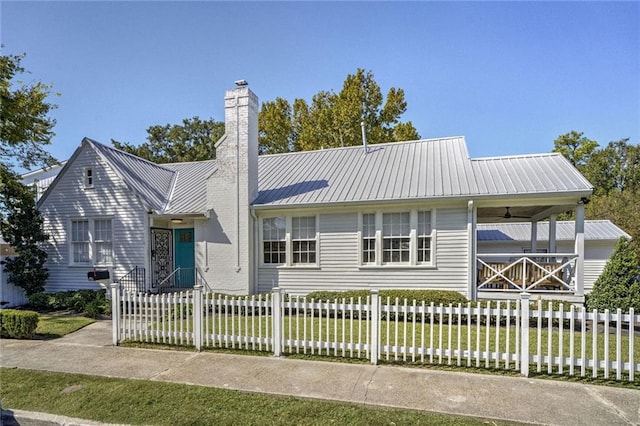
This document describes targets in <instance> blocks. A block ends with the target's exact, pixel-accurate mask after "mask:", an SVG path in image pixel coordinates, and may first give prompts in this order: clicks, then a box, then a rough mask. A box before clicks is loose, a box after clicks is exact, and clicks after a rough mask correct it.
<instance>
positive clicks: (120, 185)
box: [38, 87, 592, 301]
mask: <svg viewBox="0 0 640 426" xmlns="http://www.w3.org/2000/svg"><path fill="white" fill-rule="evenodd" d="M216 153H217V159H216V160H210V161H202V162H194V163H178V164H154V163H151V162H148V161H146V160H143V159H140V158H138V157H136V156H133V155H130V154H127V153H124V152H122V151H118V150H116V149H113V148H111V147H107V146H105V145H102V144H100V143H98V142H95V141H93V140H90V139H86V138H85V139H84V140H83V141H82V143H81V145H80V147H78V149H77V150H76V151H75V153H74V154H73V156H72V157H71V158H70V159H69V161H68V162H67V164H66V165H65V166H64V168H63V169H62V171H61V172H60V174H59V175H58V177H57V178H56V179H55V181H54V182H53V183H52V184H51V186H50V187H49V188H48V189H47V190H46V192H45V193H44V194H43V196H42V198H41V199H40V201H39V203H38V206H39V208H40V210H41V211H42V213H43V215H44V217H45V227H46V231H47V233H49V234H50V235H51V239H50V241H49V245H48V247H47V251H48V254H49V261H48V265H47V266H48V268H49V271H50V279H49V283H48V285H47V289H48V290H50V291H54V290H62V289H69V288H86V287H90V286H91V285H92V284H91V283H90V282H88V281H87V274H88V273H89V272H91V271H93V270H94V269H98V270H103V269H104V270H109V272H110V278H111V279H115V280H118V281H120V282H122V283H124V284H126V285H129V286H135V287H137V288H138V289H139V290H144V291H158V290H161V289H163V288H175V287H185V286H186V287H189V286H193V285H194V283H195V282H201V283H203V284H205V285H207V286H208V287H209V288H212V289H215V290H216V291H222V292H228V293H245V294H246V293H256V292H265V291H269V290H270V289H271V288H273V287H274V286H279V287H281V288H284V289H285V290H286V291H287V292H290V293H294V294H295V293H297V294H300V293H305V292H309V291H312V290H318V289H332V290H333V289H347V288H432V289H447V290H455V291H459V292H461V293H463V294H465V295H467V296H468V297H469V298H478V297H503V296H504V297H508V296H509V295H510V294H517V293H519V292H521V291H522V290H524V289H526V290H527V291H532V292H541V293H545V294H546V293H557V294H563V295H564V296H566V297H569V298H573V299H575V300H578V301H579V300H582V298H583V295H584V290H585V278H584V276H585V269H584V259H585V245H584V238H585V234H584V203H586V202H588V197H589V196H590V194H591V192H592V187H591V184H590V183H589V182H587V181H586V179H585V178H584V177H583V176H582V175H581V174H580V173H579V172H578V171H577V170H576V169H575V168H574V167H573V166H572V165H571V164H570V163H569V162H568V161H567V160H566V159H565V158H564V157H562V156H561V155H560V154H539V155H521V156H512V157H493V158H478V159H472V158H469V154H468V151H467V147H466V144H465V141H464V138H462V137H450V138H439V139H427V140H419V141H408V142H398V143H387V144H376V145H371V146H369V147H364V146H362V147H348V148H337V149H327V150H320V151H310V152H296V153H289V154H279V155H267V156H260V157H259V156H258V99H257V97H256V96H255V95H254V94H253V93H252V92H251V91H250V90H249V89H248V88H247V87H239V88H236V89H234V90H230V91H227V92H226V94H225V135H224V136H223V137H222V138H221V139H220V140H219V141H218V142H217V144H216ZM568 210H575V211H576V218H577V219H576V223H575V230H574V232H573V236H572V240H571V242H570V243H568V244H569V245H570V248H569V249H568V251H565V252H563V253H560V254H558V256H551V254H553V253H549V256H547V258H546V260H547V261H545V262H540V261H539V260H538V259H537V258H536V256H535V255H534V254H535V250H533V254H532V253H523V252H522V250H520V249H518V250H515V251H514V253H513V255H509V256H506V258H505V257H504V256H503V257H500V256H495V255H496V253H487V254H484V253H482V251H481V249H482V245H481V244H479V241H478V238H477V232H476V230H477V229H478V226H479V224H481V223H484V222H491V223H509V222H511V221H513V220H518V221H521V220H522V219H516V218H518V217H527V218H528V220H529V222H530V223H532V224H534V226H533V227H532V231H531V241H537V235H540V234H541V232H539V231H538V227H537V226H535V224H537V223H538V222H539V221H542V220H549V221H550V223H551V224H552V225H551V226H550V227H549V231H548V233H547V235H548V239H549V241H550V244H551V247H556V244H557V242H556V241H557V238H556V234H555V231H554V230H555V229H556V226H557V224H556V221H555V214H557V213H560V212H565V211H568ZM545 232H546V231H545ZM532 244H533V246H535V243H532ZM563 244H564V241H563ZM549 260H551V261H549ZM496 268H497V269H496ZM491 271H494V272H496V271H497V274H498V276H499V277H500V278H505V279H507V282H502V283H501V284H500V288H495V287H496V286H494V285H491V286H489V285H487V284H488V283H487V282H483V281H481V280H480V278H484V279H485V281H486V279H488V278H491V276H490V274H489V275H487V274H488V273H489V272H491ZM514 271H515V272H518V273H519V276H520V278H522V279H519V278H518V279H515V278H513V277H512V276H511V275H512V273H513V272H514ZM494 278H495V277H494ZM495 281H496V280H495V279H493V280H490V283H491V284H495ZM549 281H552V282H553V285H549ZM558 281H559V282H558ZM543 284H545V285H543ZM498 290H499V291H498Z"/></svg>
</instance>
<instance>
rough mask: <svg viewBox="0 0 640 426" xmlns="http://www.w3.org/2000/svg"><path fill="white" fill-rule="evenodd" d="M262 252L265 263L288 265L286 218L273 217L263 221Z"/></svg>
mask: <svg viewBox="0 0 640 426" xmlns="http://www.w3.org/2000/svg"><path fill="white" fill-rule="evenodd" d="M262 250H263V256H264V257H263V261H264V263H270V264H282V263H286V261H287V240H286V220H285V218H283V217H272V218H268V219H263V220H262Z"/></svg>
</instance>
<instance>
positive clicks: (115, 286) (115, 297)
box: [111, 282, 120, 346]
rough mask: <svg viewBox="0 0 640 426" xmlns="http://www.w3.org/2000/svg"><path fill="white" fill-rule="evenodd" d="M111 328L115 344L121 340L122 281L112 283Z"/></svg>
mask: <svg viewBox="0 0 640 426" xmlns="http://www.w3.org/2000/svg"><path fill="white" fill-rule="evenodd" d="M111 328H112V336H113V345H114V346H118V342H120V283H118V282H114V283H111Z"/></svg>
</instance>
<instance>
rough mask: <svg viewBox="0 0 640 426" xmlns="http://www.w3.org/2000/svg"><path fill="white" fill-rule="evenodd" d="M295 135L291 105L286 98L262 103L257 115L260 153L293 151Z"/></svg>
mask: <svg viewBox="0 0 640 426" xmlns="http://www.w3.org/2000/svg"><path fill="white" fill-rule="evenodd" d="M294 141H295V136H294V132H293V120H292V115H291V105H289V102H288V101H287V100H286V99H282V98H276V100H275V101H272V102H265V103H263V104H262V108H261V110H260V114H259V115H258V146H259V147H260V154H277V153H279V152H290V151H294Z"/></svg>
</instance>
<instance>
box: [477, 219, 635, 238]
mask: <svg viewBox="0 0 640 426" xmlns="http://www.w3.org/2000/svg"><path fill="white" fill-rule="evenodd" d="M477 235H478V241H530V240H531V222H510V223H479V224H478V225H477ZM621 237H625V238H629V239H630V238H631V236H630V235H629V234H627V233H626V232H624V231H623V230H622V229H620V228H618V227H617V226H616V225H614V224H613V223H612V222H611V221H609V220H585V222H584V238H585V240H618V239H620V238H621ZM574 238H575V223H574V222H573V221H558V222H556V240H558V241H561V240H570V241H573V240H574ZM548 239H549V222H538V241H547V240H548Z"/></svg>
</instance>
